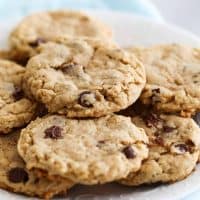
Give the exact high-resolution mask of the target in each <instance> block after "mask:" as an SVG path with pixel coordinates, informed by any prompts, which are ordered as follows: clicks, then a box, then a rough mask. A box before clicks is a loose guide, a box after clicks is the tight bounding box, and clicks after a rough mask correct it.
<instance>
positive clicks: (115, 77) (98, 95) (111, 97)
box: [24, 38, 146, 117]
mask: <svg viewBox="0 0 200 200" xmlns="http://www.w3.org/2000/svg"><path fill="white" fill-rule="evenodd" d="M58 42H60V43H52V42H51V43H48V44H45V45H42V46H41V47H40V53H39V54H38V55H36V56H34V57H32V58H31V59H30V60H29V62H28V65H27V68H26V69H27V70H26V73H25V76H24V80H25V81H24V89H25V91H26V93H27V95H29V96H34V97H35V98H36V99H37V100H38V101H40V102H42V103H44V104H45V105H46V106H47V108H48V110H49V112H52V113H55V112H57V113H60V114H65V115H67V116H68V117H100V116H103V115H106V114H109V113H112V112H116V111H119V110H121V109H123V108H126V107H127V106H129V105H131V104H132V103H133V102H134V101H135V100H136V99H137V98H138V97H139V95H140V93H141V91H142V89H143V87H144V85H145V81H146V77H145V71H144V67H143V65H142V64H141V63H140V62H139V61H138V60H137V58H136V57H134V55H131V54H130V53H128V52H126V51H123V50H121V49H119V48H117V47H116V46H115V45H112V44H108V43H105V42H102V41H99V40H90V39H84V40H83V39H74V40H73V41H72V40H69V39H67V38H60V40H59V41H58Z"/></svg>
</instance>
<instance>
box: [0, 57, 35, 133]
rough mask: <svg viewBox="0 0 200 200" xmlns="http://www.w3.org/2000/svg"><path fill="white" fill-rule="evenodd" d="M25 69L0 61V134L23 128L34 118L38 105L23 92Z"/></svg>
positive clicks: (9, 62)
mask: <svg viewBox="0 0 200 200" xmlns="http://www.w3.org/2000/svg"><path fill="white" fill-rule="evenodd" d="M24 72H25V69H24V68H23V67H21V66H20V65H17V64H15V63H13V62H11V61H7V60H2V59H0V133H1V134H4V133H9V132H10V131H11V130H12V129H13V128H17V127H22V126H24V125H25V124H27V123H28V122H29V121H30V120H31V119H32V118H33V116H34V114H35V111H36V103H34V102H33V101H31V100H29V99H27V98H26V97H25V96H24V93H23V91H22V79H23V75H24Z"/></svg>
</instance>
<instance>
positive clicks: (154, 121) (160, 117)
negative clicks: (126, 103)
mask: <svg viewBox="0 0 200 200" xmlns="http://www.w3.org/2000/svg"><path fill="white" fill-rule="evenodd" d="M133 108H134V106H133ZM133 108H132V112H135V111H134V109H133ZM130 109H131V108H129V113H130ZM132 121H133V123H134V124H135V125H136V126H138V127H141V128H143V129H144V130H145V132H146V134H147V135H148V137H149V157H148V159H147V160H145V161H144V162H143V164H142V167H141V168H140V170H139V171H138V172H136V173H130V174H129V175H128V176H127V178H125V179H122V180H121V181H120V182H121V183H122V184H125V185H133V186H137V185H141V184H151V183H158V182H175V181H179V180H182V179H184V178H186V177H187V176H188V175H190V174H191V173H192V171H193V170H194V169H195V166H196V163H197V160H198V156H199V147H200V128H199V127H198V126H197V125H196V123H195V122H194V121H193V120H192V119H190V118H183V117H179V116H175V115H167V114H158V113H155V112H151V111H150V110H149V111H147V110H146V112H144V111H143V112H141V110H140V112H139V113H137V114H136V113H135V116H132Z"/></svg>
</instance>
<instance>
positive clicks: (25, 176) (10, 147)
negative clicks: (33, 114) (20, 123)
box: [0, 131, 73, 199]
mask: <svg viewBox="0 0 200 200" xmlns="http://www.w3.org/2000/svg"><path fill="white" fill-rule="evenodd" d="M19 135H20V131H15V132H12V133H10V134H9V135H6V136H2V135H1V136H0V157H1V160H0V188H3V189H6V190H9V191H12V192H17V193H23V194H27V195H29V196H39V197H41V198H46V199H49V198H51V197H52V196H54V195H55V194H58V193H60V192H65V191H66V190H67V189H69V188H70V187H72V185H73V183H72V181H69V180H67V179H65V180H64V179H62V180H61V179H60V180H56V179H55V180H53V181H50V180H48V179H47V178H45V177H43V178H38V177H37V176H36V175H35V173H34V172H32V171H29V170H27V169H26V168H25V164H24V162H23V160H22V159H21V158H20V157H19V155H18V153H17V141H18V138H19Z"/></svg>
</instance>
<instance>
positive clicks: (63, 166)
mask: <svg viewBox="0 0 200 200" xmlns="http://www.w3.org/2000/svg"><path fill="white" fill-rule="evenodd" d="M147 143H148V139H147V136H146V134H145V133H144V131H143V129H140V128H137V127H136V126H134V124H133V123H132V122H131V119H130V118H127V117H124V116H117V115H109V116H106V117H102V118H96V119H87V120H78V119H68V118H65V117H64V116H59V115H51V116H47V117H44V118H38V119H37V120H35V121H33V122H31V123H30V124H29V125H28V126H27V127H26V128H25V129H23V131H22V133H21V136H20V139H19V143H18V151H19V153H20V155H21V156H22V158H23V159H24V160H25V162H26V164H27V168H28V169H32V168H36V169H42V170H44V171H46V172H47V173H48V175H49V176H50V177H52V176H54V175H59V176H61V177H66V178H69V179H71V180H73V181H74V182H76V183H82V184H96V183H106V182H111V181H114V180H117V179H120V178H124V177H126V175H128V173H129V172H131V171H132V172H134V171H137V170H139V168H140V167H141V162H142V160H143V159H145V158H147V156H148V148H147Z"/></svg>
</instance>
